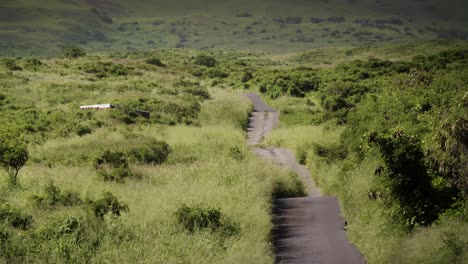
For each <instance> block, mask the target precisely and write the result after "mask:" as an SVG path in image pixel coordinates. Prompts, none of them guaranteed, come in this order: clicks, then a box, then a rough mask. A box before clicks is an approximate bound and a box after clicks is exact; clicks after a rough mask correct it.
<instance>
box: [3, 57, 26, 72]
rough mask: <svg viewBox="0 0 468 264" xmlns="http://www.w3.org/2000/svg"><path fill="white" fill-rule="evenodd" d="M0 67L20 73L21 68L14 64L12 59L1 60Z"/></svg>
mask: <svg viewBox="0 0 468 264" xmlns="http://www.w3.org/2000/svg"><path fill="white" fill-rule="evenodd" d="M1 62H2V65H3V67H5V68H6V69H7V70H9V71H21V70H22V69H21V67H20V66H18V64H16V61H15V60H14V59H2V61H1Z"/></svg>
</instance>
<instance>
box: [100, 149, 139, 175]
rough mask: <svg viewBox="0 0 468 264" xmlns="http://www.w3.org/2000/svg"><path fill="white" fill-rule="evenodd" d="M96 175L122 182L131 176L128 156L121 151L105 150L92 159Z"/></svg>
mask: <svg viewBox="0 0 468 264" xmlns="http://www.w3.org/2000/svg"><path fill="white" fill-rule="evenodd" d="M94 166H95V168H96V169H97V171H98V176H99V177H100V178H102V179H103V180H104V181H115V182H119V183H123V182H124V181H125V179H126V178H128V177H129V176H131V175H132V174H131V172H130V169H129V167H128V158H127V156H126V155H125V154H124V153H123V152H119V151H110V150H105V151H103V152H102V153H101V154H100V155H99V156H97V157H96V158H95V159H94Z"/></svg>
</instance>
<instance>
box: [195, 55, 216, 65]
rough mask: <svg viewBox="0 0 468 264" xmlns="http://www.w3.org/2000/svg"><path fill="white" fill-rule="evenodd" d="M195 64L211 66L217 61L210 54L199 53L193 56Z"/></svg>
mask: <svg viewBox="0 0 468 264" xmlns="http://www.w3.org/2000/svg"><path fill="white" fill-rule="evenodd" d="M195 64H197V65H201V66H206V67H209V68H211V67H215V66H216V64H217V61H216V59H215V58H214V57H212V56H209V55H206V54H200V55H198V56H197V57H195Z"/></svg>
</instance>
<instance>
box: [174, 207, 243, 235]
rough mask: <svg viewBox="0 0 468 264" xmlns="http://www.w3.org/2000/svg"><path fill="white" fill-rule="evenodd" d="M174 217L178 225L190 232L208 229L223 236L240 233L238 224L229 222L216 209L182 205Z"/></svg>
mask: <svg viewBox="0 0 468 264" xmlns="http://www.w3.org/2000/svg"><path fill="white" fill-rule="evenodd" d="M175 215H176V217H177V219H178V221H179V224H181V225H182V226H183V227H184V228H185V229H187V230H188V231H190V232H198V231H201V230H203V229H209V230H211V231H212V232H220V233H221V234H223V235H225V236H233V235H237V234H238V233H239V232H240V226H239V224H238V223H235V222H232V221H231V220H229V219H228V218H227V217H226V216H224V215H223V214H222V212H221V210H220V209H218V208H213V207H204V206H201V205H196V206H188V205H186V204H182V205H181V206H180V207H179V208H178V209H177V211H176V212H175Z"/></svg>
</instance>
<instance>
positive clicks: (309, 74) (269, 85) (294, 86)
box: [259, 69, 321, 98]
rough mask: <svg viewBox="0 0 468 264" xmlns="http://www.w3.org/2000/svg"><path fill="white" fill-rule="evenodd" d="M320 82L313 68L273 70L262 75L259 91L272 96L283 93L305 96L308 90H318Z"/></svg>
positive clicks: (276, 96) (275, 96)
mask: <svg viewBox="0 0 468 264" xmlns="http://www.w3.org/2000/svg"><path fill="white" fill-rule="evenodd" d="M320 83H321V80H320V78H319V77H318V76H317V75H316V74H315V73H314V72H313V71H312V70H308V69H295V70H291V71H284V72H282V71H273V72H272V73H270V74H266V75H264V76H262V77H260V84H259V91H260V92H261V93H266V94H267V95H268V96H269V97H271V98H278V97H279V96H281V95H290V96H294V97H304V96H305V94H306V93H308V92H312V91H317V90H318V89H319V87H320Z"/></svg>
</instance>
